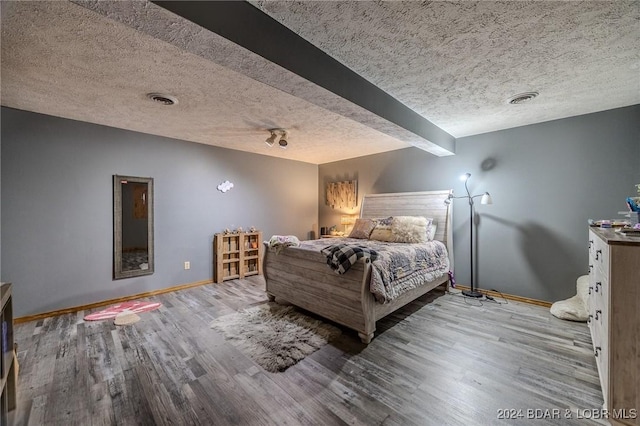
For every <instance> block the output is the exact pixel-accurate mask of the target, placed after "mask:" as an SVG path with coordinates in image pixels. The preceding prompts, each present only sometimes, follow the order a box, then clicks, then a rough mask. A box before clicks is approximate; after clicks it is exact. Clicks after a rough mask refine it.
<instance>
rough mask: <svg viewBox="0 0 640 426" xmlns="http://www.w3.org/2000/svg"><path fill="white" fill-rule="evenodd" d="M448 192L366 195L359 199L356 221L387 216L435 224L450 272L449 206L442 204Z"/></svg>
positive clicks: (450, 234) (451, 259) (451, 243)
mask: <svg viewBox="0 0 640 426" xmlns="http://www.w3.org/2000/svg"><path fill="white" fill-rule="evenodd" d="M452 193H453V192H452V190H450V189H446V190H442V191H424V192H396V193H391V194H368V195H365V196H364V197H363V199H362V208H361V209H360V217H361V218H364V219H375V218H380V217H389V216H425V217H431V218H433V223H435V224H437V225H438V227H437V229H436V235H435V239H436V240H438V241H442V242H443V243H445V245H446V246H447V250H448V251H449V261H450V264H451V270H453V235H452V232H451V210H452V204H451V203H449V204H447V203H445V200H447V199H448V198H449V194H452Z"/></svg>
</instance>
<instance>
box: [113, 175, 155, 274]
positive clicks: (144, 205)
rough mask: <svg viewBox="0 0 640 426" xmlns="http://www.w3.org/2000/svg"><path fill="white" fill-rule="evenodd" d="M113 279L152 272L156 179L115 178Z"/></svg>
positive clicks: (115, 176)
mask: <svg viewBox="0 0 640 426" xmlns="http://www.w3.org/2000/svg"><path fill="white" fill-rule="evenodd" d="M113 195H114V279H120V278H129V277H134V276H139V275H148V274H152V273H153V179H152V178H144V177H136V176H121V175H114V178H113Z"/></svg>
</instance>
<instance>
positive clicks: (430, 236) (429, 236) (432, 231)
mask: <svg viewBox="0 0 640 426" xmlns="http://www.w3.org/2000/svg"><path fill="white" fill-rule="evenodd" d="M427 220H429V219H428V218H427ZM437 230H438V224H437V223H433V222H431V226H430V227H429V229H428V231H427V241H433V240H434V239H435V238H436V231H437Z"/></svg>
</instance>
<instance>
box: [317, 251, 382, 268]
mask: <svg viewBox="0 0 640 426" xmlns="http://www.w3.org/2000/svg"><path fill="white" fill-rule="evenodd" d="M321 251H322V254H324V255H325V256H327V265H329V266H330V267H331V269H333V270H334V271H336V273H337V274H344V273H345V272H347V271H348V270H349V268H351V265H353V264H355V263H356V262H357V261H358V259H360V258H362V257H368V258H369V259H371V261H372V262H373V261H374V260H376V259H377V258H378V253H376V251H375V250H373V249H370V248H368V247H364V246H359V245H354V244H334V245H331V246H329V247H325V248H323V249H322V250H321Z"/></svg>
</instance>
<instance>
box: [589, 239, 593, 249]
mask: <svg viewBox="0 0 640 426" xmlns="http://www.w3.org/2000/svg"><path fill="white" fill-rule="evenodd" d="M591 244H593V240H589V248H591Z"/></svg>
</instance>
